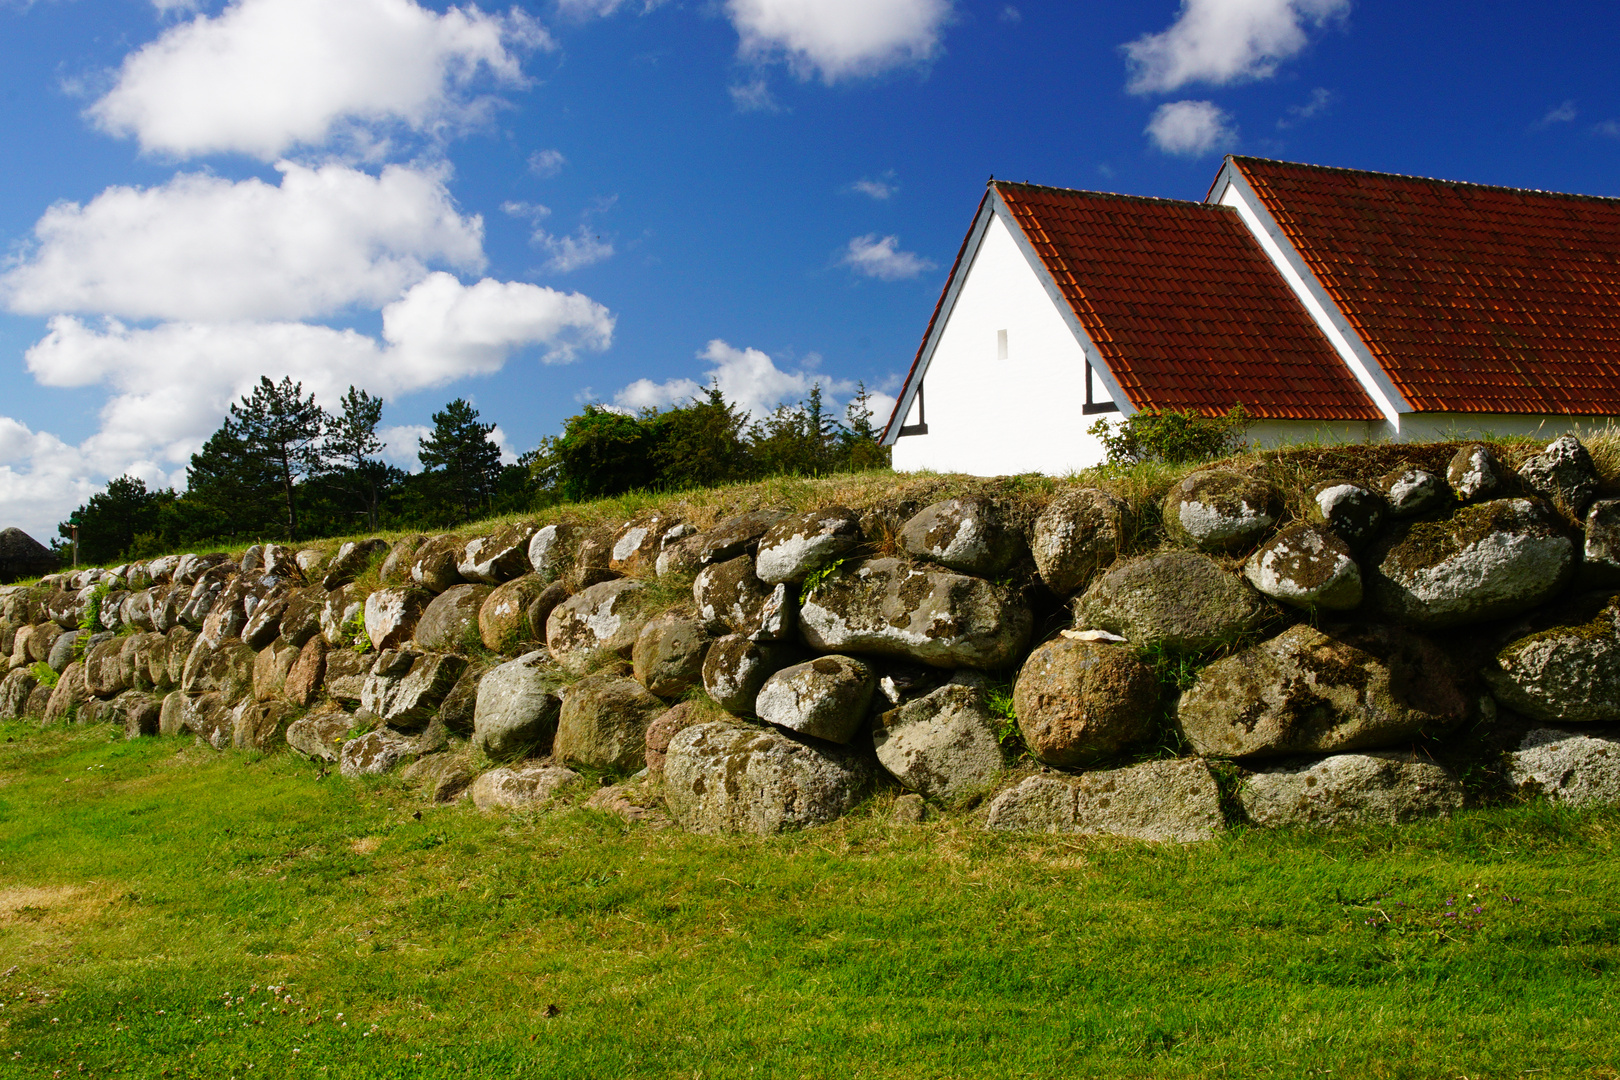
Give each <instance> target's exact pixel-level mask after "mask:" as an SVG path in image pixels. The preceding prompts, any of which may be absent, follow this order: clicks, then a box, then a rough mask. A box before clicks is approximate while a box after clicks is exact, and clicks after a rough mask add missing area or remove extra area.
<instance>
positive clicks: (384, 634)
mask: <svg viewBox="0 0 1620 1080" xmlns="http://www.w3.org/2000/svg"><path fill="white" fill-rule="evenodd" d="M435 599H436V598H435V597H434V595H433V594H432V593H430V592H428V591H427V590H426V589H418V588H414V587H411V586H405V587H398V586H396V587H393V588H387V589H378V590H377V591H376V592H374V593H372V594H371V595H369V596H367V597H366V606H365V616H364V617H365V621H366V640H368V641H370V642H371V647H372V648H373V649H376V650H378V651H379V652H381V651H382V650H384V649H401V648H404V647H405V646H406V645H408V644H409V643H410V641H411V638H412V637H414V636H415V634H416V627H417V624H418V623H420V622H421V621H422V613H423V612H425V611H426V610H427V609H428V605H429V604H430V603H432V602H434V601H435Z"/></svg>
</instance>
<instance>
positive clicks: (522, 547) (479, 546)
mask: <svg viewBox="0 0 1620 1080" xmlns="http://www.w3.org/2000/svg"><path fill="white" fill-rule="evenodd" d="M538 531H539V530H538V528H537V527H536V526H535V525H534V523H533V522H528V521H520V522H516V523H514V524H511V525H505V526H502V527H501V528H499V529H497V530H496V531H495V532H494V533H493V534H491V535H489V536H480V537H478V538H477V539H474V540H469V541H467V543H466V544H465V545H463V546H462V549H461V557H460V559H459V560H457V562H456V571H457V572H458V573H460V574H461V576H462V577H464V578H466V579H467V580H468V581H475V582H478V583H480V584H483V585H499V584H501V583H502V582H506V581H511V580H512V579H513V578H516V577H522V576H523V575H524V574H527V573H528V572H529V570H530V566H529V544H530V542H531V541H532V540H533V539H534V534H535V533H536V532H538Z"/></svg>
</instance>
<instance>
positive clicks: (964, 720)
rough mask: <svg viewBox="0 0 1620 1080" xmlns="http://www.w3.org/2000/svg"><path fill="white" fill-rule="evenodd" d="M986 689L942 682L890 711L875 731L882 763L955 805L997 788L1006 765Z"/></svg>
mask: <svg viewBox="0 0 1620 1080" xmlns="http://www.w3.org/2000/svg"><path fill="white" fill-rule="evenodd" d="M996 727H997V722H996V717H995V716H994V714H992V713H991V711H990V708H989V706H988V705H987V704H986V703H985V698H984V694H983V692H982V691H980V690H978V689H976V688H974V687H971V686H942V687H940V688H939V689H938V690H935V691H934V692H933V693H930V694H926V695H924V696H923V697H920V698H917V699H915V700H913V701H908V702H906V704H904V705H902V706H900V707H899V708H898V709H891V710H889V711H888V712H886V713H884V714H883V715H882V716H881V717H880V718H879V719H878V721H877V724H876V725H875V726H874V727H873V730H872V742H873V746H874V748H875V749H876V751H877V759H878V763H879V764H881V765H882V766H883V767H884V768H885V769H887V770H888V771H889V774H890V775H891V776H893V777H894V778H895V779H896V780H898V781H900V783H902V784H904V785H905V786H906V787H908V788H910V789H911V790H912V791H915V792H918V793H919V794H921V795H923V796H925V797H927V798H929V799H933V800H934V801H935V802H940V803H945V804H947V805H954V804H957V803H961V802H965V801H966V800H968V799H971V798H974V797H975V796H978V795H982V794H984V793H985V792H986V791H988V790H990V789H991V788H992V787H994V786H995V783H996V781H997V780H998V779H999V778H1000V777H1001V773H1002V771H1003V770H1004V769H1005V768H1006V765H1007V763H1006V755H1005V754H1004V753H1003V752H1002V749H1001V743H1000V741H999V739H998V738H997V735H996Z"/></svg>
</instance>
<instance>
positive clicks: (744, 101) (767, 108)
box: [726, 79, 782, 113]
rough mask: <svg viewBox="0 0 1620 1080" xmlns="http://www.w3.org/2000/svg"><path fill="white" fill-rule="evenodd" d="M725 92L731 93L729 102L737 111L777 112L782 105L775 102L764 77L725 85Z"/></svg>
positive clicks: (780, 109)
mask: <svg viewBox="0 0 1620 1080" xmlns="http://www.w3.org/2000/svg"><path fill="white" fill-rule="evenodd" d="M726 93H728V94H730V95H731V104H732V105H733V106H734V107H735V108H736V110H737V111H738V112H742V113H750V112H762V113H779V112H781V111H782V106H780V105H778V104H777V103H776V98H774V97H772V96H771V87H770V84H769V83H767V82H766V81H765V80H764V79H754V80H752V81H750V82H745V83H733V84H731V85H730V86H728V87H726Z"/></svg>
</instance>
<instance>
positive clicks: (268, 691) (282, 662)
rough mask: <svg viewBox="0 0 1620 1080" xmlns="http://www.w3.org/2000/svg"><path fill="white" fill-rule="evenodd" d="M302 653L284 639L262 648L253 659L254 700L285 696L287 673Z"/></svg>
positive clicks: (268, 699)
mask: <svg viewBox="0 0 1620 1080" xmlns="http://www.w3.org/2000/svg"><path fill="white" fill-rule="evenodd" d="M300 655H301V652H300V650H298V649H295V648H293V647H292V646H291V645H288V644H287V643H286V642H284V641H277V642H272V643H271V644H270V645H267V646H266V647H265V648H263V649H260V650H259V653H258V655H257V656H256V657H255V658H254V660H253V700H255V701H274V700H275V699H276V698H279V697H282V696H284V695H285V693H286V689H287V673H288V672H289V671H291V670H292V667H293V665H294V664H296V663H297V662H298V657H299V656H300Z"/></svg>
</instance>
